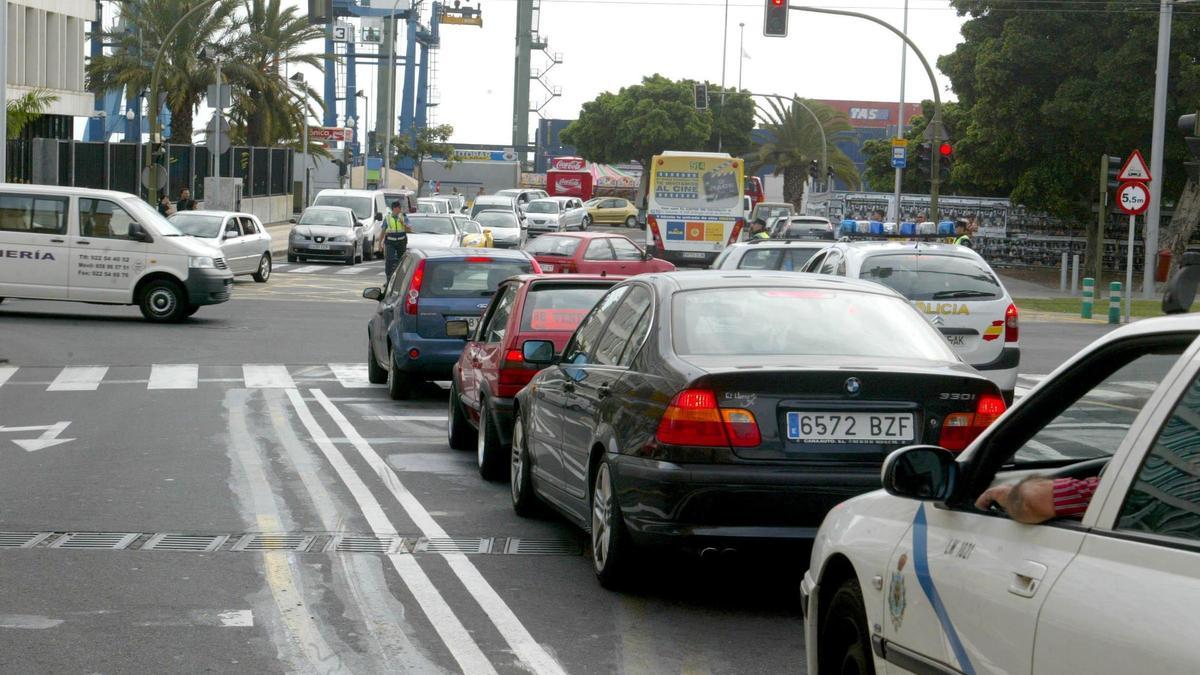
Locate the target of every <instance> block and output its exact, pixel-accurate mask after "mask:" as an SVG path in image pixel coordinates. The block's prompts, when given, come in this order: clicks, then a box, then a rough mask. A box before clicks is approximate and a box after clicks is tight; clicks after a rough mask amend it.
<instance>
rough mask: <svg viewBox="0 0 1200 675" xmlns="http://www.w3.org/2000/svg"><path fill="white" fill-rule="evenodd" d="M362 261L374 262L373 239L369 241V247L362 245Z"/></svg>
mask: <svg viewBox="0 0 1200 675" xmlns="http://www.w3.org/2000/svg"><path fill="white" fill-rule="evenodd" d="M362 259H363V260H374V259H375V240H374V239H372V240H371V243H370V245H366V244H364V245H363V254H362Z"/></svg>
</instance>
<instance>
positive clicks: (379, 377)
mask: <svg viewBox="0 0 1200 675" xmlns="http://www.w3.org/2000/svg"><path fill="white" fill-rule="evenodd" d="M387 381H388V371H387V368H384V367H382V366H380V365H379V362H378V361H376V360H375V350H374V349H372V348H371V336H370V335H369V334H368V335H367V382H370V383H371V384H387Z"/></svg>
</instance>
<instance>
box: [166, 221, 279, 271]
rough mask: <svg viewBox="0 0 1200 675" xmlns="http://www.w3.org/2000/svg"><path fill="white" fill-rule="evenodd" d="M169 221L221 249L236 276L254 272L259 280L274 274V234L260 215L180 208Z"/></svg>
mask: <svg viewBox="0 0 1200 675" xmlns="http://www.w3.org/2000/svg"><path fill="white" fill-rule="evenodd" d="M167 220H170V221H171V224H172V225H174V226H175V227H176V228H178V229H179V231H180V232H182V233H184V234H186V235H188V236H190V237H195V238H196V239H200V240H202V241H203V242H204V243H206V244H208V245H209V246H212V247H213V248H218V249H220V250H221V252H222V253H224V254H225V261H226V262H227V263H228V264H229V269H230V270H231V271H232V272H233V273H234V274H235V275H243V274H252V275H254V280H255V281H257V282H259V283H263V282H265V281H266V280H267V279H269V278H270V277H271V235H270V234H268V233H267V229H266V228H265V227H263V224H262V221H261V220H259V219H258V218H257V217H256V216H254V215H252V214H249V213H239V212H233V211H179V212H177V213H175V214H172V215H171V217H170V218H168V219H167Z"/></svg>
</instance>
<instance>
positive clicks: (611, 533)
mask: <svg viewBox="0 0 1200 675" xmlns="http://www.w3.org/2000/svg"><path fill="white" fill-rule="evenodd" d="M589 503H590V504H591V507H592V509H591V510H592V530H591V535H592V571H593V572H595V573H596V579H597V580H598V581H599V582H600V585H601V586H603V587H605V588H607V589H609V590H616V589H619V588H621V587H623V586H624V585H625V583H626V581H627V580H628V575H629V570H630V569H631V568H632V566H633V564H634V560H633V559H634V555H635V551H634V548H633V542H632V541H631V540H630V538H629V532H628V531H626V529H625V520H624V519H623V518H622V517H621V505H620V504H618V503H617V495H616V490H615V489H614V488H613V484H612V471H611V470H610V469H609V468H608V460H607V459H603V460H600V465H599V466H597V467H596V478H595V480H593V481H592V490H591V499H590V500H589Z"/></svg>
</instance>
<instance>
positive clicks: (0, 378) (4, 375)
mask: <svg viewBox="0 0 1200 675" xmlns="http://www.w3.org/2000/svg"><path fill="white" fill-rule="evenodd" d="M16 372H17V367H16V366H0V387H3V386H4V383H5V382H8V379H9V378H10V377H12V376H13V374H14V373H16Z"/></svg>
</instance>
